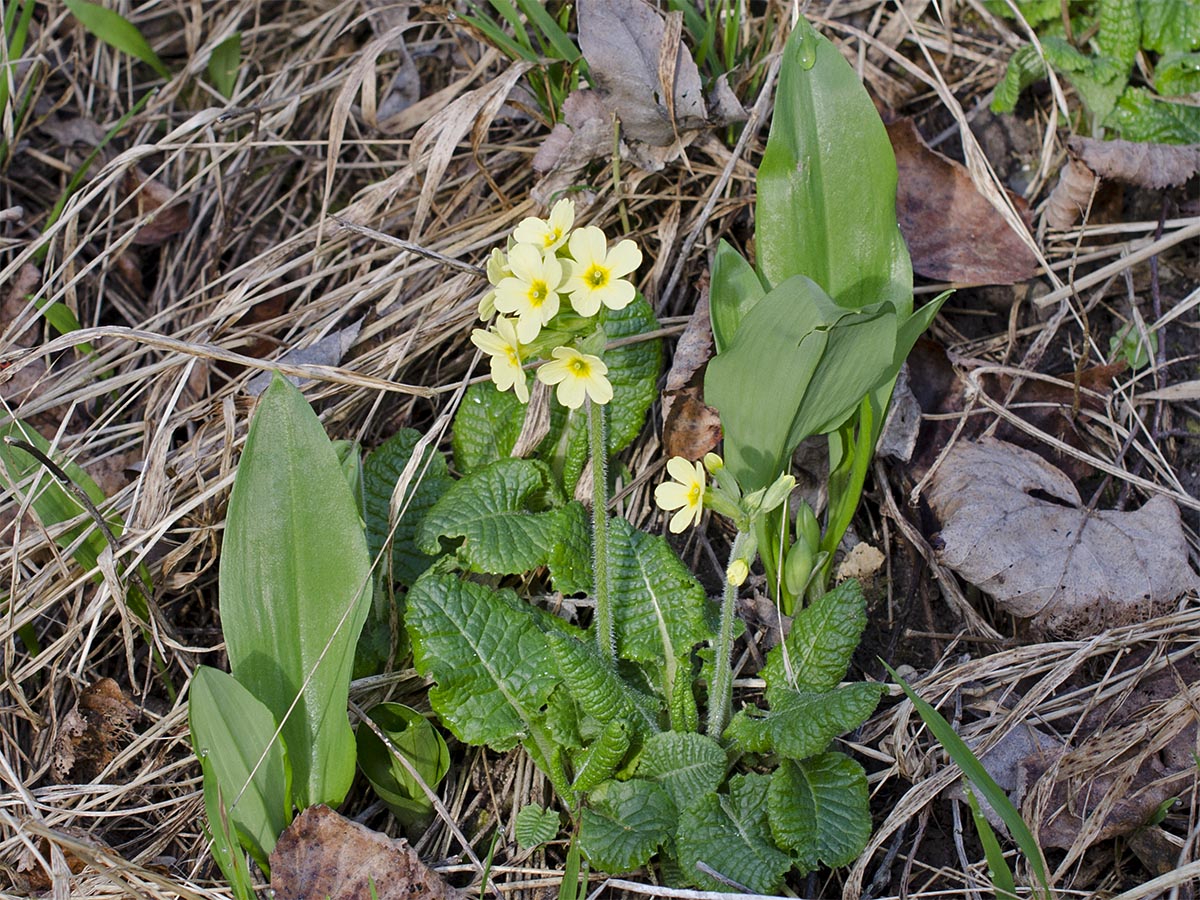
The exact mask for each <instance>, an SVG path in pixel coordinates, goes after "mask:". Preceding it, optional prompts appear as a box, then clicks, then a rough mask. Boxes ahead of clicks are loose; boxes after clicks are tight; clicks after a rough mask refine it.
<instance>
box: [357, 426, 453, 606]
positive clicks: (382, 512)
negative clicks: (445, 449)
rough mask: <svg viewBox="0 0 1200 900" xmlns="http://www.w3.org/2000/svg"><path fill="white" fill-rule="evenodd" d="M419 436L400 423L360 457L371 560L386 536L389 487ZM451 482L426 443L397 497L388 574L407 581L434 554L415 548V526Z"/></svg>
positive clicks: (393, 485)
mask: <svg viewBox="0 0 1200 900" xmlns="http://www.w3.org/2000/svg"><path fill="white" fill-rule="evenodd" d="M420 439H421V433H420V432H419V431H414V430H413V429H411V428H402V429H400V431H398V432H396V434H394V435H392V436H391V437H390V438H388V439H387V440H386V441H384V442H383V443H382V444H380V445H379V447H378V448H376V449H375V451H374V452H372V453H371V454H370V455H369V456H368V457H367V458H366V460H365V461H364V462H363V500H364V504H365V506H366V521H367V545H368V547H369V548H370V551H371V558H372V559H374V558H375V557H376V556H378V555H379V553H380V552H382V550H383V546H384V543H385V542H386V541H387V537H388V533H389V531H390V526H389V523H388V519H389V516H390V515H391V513H390V509H391V502H392V492H393V491H394V490H395V488H396V484H397V482H398V481H399V480H400V476H401V475H402V474H403V473H404V468H405V466H407V465H408V462H409V460H410V459H411V458H412V454H413V451H414V450H415V449H416V445H417V441H419V440H420ZM453 483H454V479H452V478H451V477H450V472H449V470H448V469H447V467H446V460H445V458H444V457H443V456H442V454H440V453H438V452H437V450H436V449H434V448H433V447H430V448H428V450H427V451H426V454H425V456H424V458H423V459H422V461H421V462H420V463H419V464H418V465H417V468H416V471H415V473H414V475H413V477H412V481H411V482H410V483H409V485H408V487H407V489H406V490H405V492H404V495H403V497H400V498H397V499H398V501H399V503H398V509H397V513H398V515H399V522H398V523H397V525H396V531H395V534H394V535H393V536H392V577H393V578H395V580H396V581H399V582H400V583H401V584H412V583H413V582H414V581H416V579H417V576H418V575H420V574H421V573H422V572H424V571H425V570H426V569H427V568H428V567H429V564H430V563H431V562H433V560H434V558H435V557H434V556H433V555H431V554H428V553H422V552H421V550H420V549H419V548H418V547H417V543H416V540H417V531H418V529H419V528H420V525H421V521H422V519H424V517H425V514H426V513H427V512H428V511H429V510H430V508H431V507H432V506H433V505H434V504H435V503H436V502H437V501H438V500H439V499H440V498H441V496H442V495H443V494H444V493H446V491H447V489H449V487H450V486H451V485H452V484H453ZM385 572H386V570H385Z"/></svg>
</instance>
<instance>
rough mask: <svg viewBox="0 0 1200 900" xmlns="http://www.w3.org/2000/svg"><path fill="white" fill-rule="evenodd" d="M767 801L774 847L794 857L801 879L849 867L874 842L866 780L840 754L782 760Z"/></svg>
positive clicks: (858, 767) (859, 771) (772, 779)
mask: <svg viewBox="0 0 1200 900" xmlns="http://www.w3.org/2000/svg"><path fill="white" fill-rule="evenodd" d="M767 797H768V799H767V810H768V817H769V818H770V821H771V833H772V834H773V835H774V837H775V843H776V844H777V845H778V846H780V847H785V848H787V849H788V850H791V851H792V853H793V855H794V856H795V857H796V867H797V868H798V869H799V870H800V872H801V874H804V873H807V872H811V871H812V870H813V869H815V868H817V866H819V865H822V864H824V865H826V866H831V867H833V866H845V865H849V864H850V863H851V862H853V861H854V860H855V859H856V858H857V857H858V854H859V853H861V852H862V849H863V847H865V846H866V845H867V841H868V840H869V839H870V837H871V808H870V804H869V802H868V798H867V774H866V772H864V771H863V768H862V766H860V765H859V764H858V763H856V762H855V761H854V760H852V759H851V758H850V757H848V756H846V755H844V754H842V753H822V754H821V755H820V756H814V757H813V758H811V759H805V760H801V761H799V762H795V761H792V760H784V762H783V765H781V766H780V767H779V768H778V769H776V770H775V772H774V774H773V775H772V776H771V788H770V791H769V792H768V795H767Z"/></svg>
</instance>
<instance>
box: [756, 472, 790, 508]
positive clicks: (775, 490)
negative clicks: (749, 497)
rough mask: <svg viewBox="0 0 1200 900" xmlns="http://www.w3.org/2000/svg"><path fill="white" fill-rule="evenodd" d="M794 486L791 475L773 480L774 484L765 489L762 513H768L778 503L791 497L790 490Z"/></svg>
mask: <svg viewBox="0 0 1200 900" xmlns="http://www.w3.org/2000/svg"><path fill="white" fill-rule="evenodd" d="M795 486H796V479H795V477H793V476H792V475H780V476H779V477H778V478H776V479H775V483H774V484H772V485H771V486H770V487H769V488H767V492H766V494H765V496H764V497H763V499H762V510H763V512H770V511H771V510H773V509H774V508H775V507H777V506H778V505H779V504H780V503H783V501H785V500H786V499H787V498H788V497H789V496H791V493H792V488H794V487H795Z"/></svg>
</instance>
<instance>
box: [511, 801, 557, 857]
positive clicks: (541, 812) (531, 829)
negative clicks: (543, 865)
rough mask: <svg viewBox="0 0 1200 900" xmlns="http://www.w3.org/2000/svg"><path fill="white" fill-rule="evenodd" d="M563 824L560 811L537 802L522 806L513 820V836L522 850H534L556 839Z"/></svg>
mask: <svg viewBox="0 0 1200 900" xmlns="http://www.w3.org/2000/svg"><path fill="white" fill-rule="evenodd" d="M561 825H562V822H561V820H560V819H559V816H558V813H556V812H555V811H554V810H552V809H543V808H542V807H540V806H538V805H537V804H536V803H530V804H528V805H526V806H522V807H521V809H520V810H519V811H518V812H517V818H516V820H515V821H514V822H513V837H515V838H516V839H517V845H518V846H519V847H520V848H521V849H522V850H532V849H534V848H535V847H540V846H541V845H542V844H545V843H548V842H549V841H552V840H554V839H555V838H556V837H557V836H558V829H559V827H560V826H561Z"/></svg>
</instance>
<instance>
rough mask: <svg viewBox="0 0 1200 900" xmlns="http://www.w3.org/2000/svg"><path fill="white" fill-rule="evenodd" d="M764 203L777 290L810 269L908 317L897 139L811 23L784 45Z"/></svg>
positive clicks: (847, 303) (769, 266)
mask: <svg viewBox="0 0 1200 900" xmlns="http://www.w3.org/2000/svg"><path fill="white" fill-rule="evenodd" d="M757 204H758V205H757V216H756V221H755V238H756V246H757V253H758V269H759V271H760V272H761V273H762V274H763V276H764V277H765V279H766V281H767V282H768V283H769V284H770V285H771V286H778V285H779V284H781V283H782V282H784V281H786V280H787V279H788V278H790V277H792V276H793V275H806V276H808V277H809V278H811V279H812V280H813V281H815V282H816V283H817V284H819V285H820V286H821V288H822V289H823V290H824V291H825V292H826V293H827V294H828V295H829V296H830V297H831V298H833V301H834V302H835V303H837V304H838V305H839V306H842V307H845V308H847V309H857V308H859V307H862V306H867V305H868V304H872V303H879V302H884V301H890V302H891V303H892V305H893V307H894V308H895V310H896V313H897V315H898V316H899V318H900V320H901V321H903V320H904V319H905V318H907V317H908V315H909V313H910V312H911V310H912V266H911V264H910V262H909V257H908V248H907V246H906V245H905V243H904V238H903V237H902V236H901V234H900V227H899V225H898V224H897V222H896V160H895V156H894V155H893V153H892V145H891V142H890V141H889V140H888V136H887V131H886V130H885V129H884V127H883V122H882V121H881V120H880V118H879V113H878V112H877V111H876V109H875V105H874V103H872V102H871V98H870V96H869V95H868V94H867V91H866V89H865V88H864V87H863V85H862V82H861V81H859V77H858V74H857V73H856V72H855V71H854V69H853V68H852V67H851V66H850V64H849V63H848V62H846V60H845V58H844V57H843V56H842V54H841V51H840V50H838V48H837V47H835V46H834V45H833V44H831V43H830V42H829V41H828V40H827V39H826V38H824V37H822V36H821V35H819V34H818V33H817V32H816V30H815V29H813V27H812V26H811V25H809V24H808V23H807V22H806V21H804V20H803V19H801V21H800V22H799V23H798V24H797V26H796V28H795V30H793V32H792V34H791V36H790V37H789V38H788V43H787V47H786V48H785V50H784V65H783V68H782V69H781V70H780V75H779V87H778V89H777V91H776V97H775V112H774V115H773V117H772V119H771V133H770V136H769V138H768V140H767V148H766V151H765V153H764V154H763V160H762V164H761V165H760V166H759V169H758V200H757ZM718 358H719V357H718ZM784 380H785V376H784V375H783V374H782V373H781V374H780V375H778V376H772V377H770V378H769V379H767V380H765V381H763V382H761V383H760V385H759V387H758V388H757V389H756V390H755V392H756V393H770V392H769V391H767V390H763V386H765V385H768V384H769V385H771V386H772V387H775V386H778V385H779V384H780V383H781V382H783V381H784ZM708 402H710V403H711V402H712V401H711V399H710V400H709V401H708ZM722 412H724V411H722ZM722 420H724V416H723V415H722Z"/></svg>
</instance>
